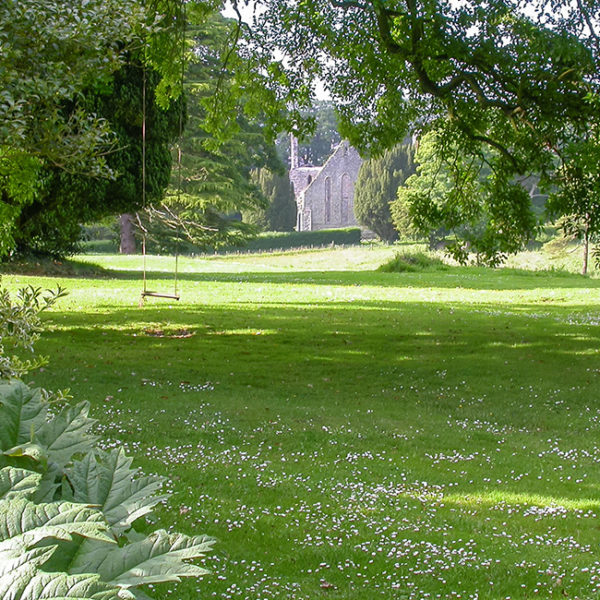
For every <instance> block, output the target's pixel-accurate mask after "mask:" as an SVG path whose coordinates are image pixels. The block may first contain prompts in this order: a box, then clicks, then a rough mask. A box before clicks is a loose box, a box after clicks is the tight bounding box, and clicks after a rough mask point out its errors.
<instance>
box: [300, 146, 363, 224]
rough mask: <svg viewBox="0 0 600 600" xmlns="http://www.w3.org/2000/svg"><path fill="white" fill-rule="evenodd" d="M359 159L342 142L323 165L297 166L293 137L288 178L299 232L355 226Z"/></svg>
mask: <svg viewBox="0 0 600 600" xmlns="http://www.w3.org/2000/svg"><path fill="white" fill-rule="evenodd" d="M361 164H362V159H361V158H360V156H359V154H358V152H357V151H356V150H355V149H354V148H353V147H352V146H350V144H349V143H348V142H347V141H343V142H341V143H340V144H339V145H338V146H337V148H335V150H334V151H333V154H332V155H331V156H330V157H329V159H328V160H327V162H326V163H325V164H324V165H323V166H322V167H312V166H299V164H298V157H297V146H294V142H293V140H292V155H291V169H290V179H291V181H292V183H293V185H294V194H295V195H296V203H297V205H298V224H297V229H298V231H312V230H317V229H335V228H340V227H351V226H357V225H358V223H357V221H356V218H355V216H354V185H355V183H356V179H357V177H358V171H359V169H360V165H361Z"/></svg>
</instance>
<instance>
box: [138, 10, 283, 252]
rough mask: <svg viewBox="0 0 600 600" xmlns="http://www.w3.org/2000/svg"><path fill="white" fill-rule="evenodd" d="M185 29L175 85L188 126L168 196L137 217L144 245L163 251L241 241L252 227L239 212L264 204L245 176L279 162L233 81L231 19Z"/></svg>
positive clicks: (239, 70) (238, 74) (236, 74)
mask: <svg viewBox="0 0 600 600" xmlns="http://www.w3.org/2000/svg"><path fill="white" fill-rule="evenodd" d="M186 33H187V35H188V37H187V40H186V45H187V48H188V51H187V52H186V61H187V63H186V70H185V73H184V79H183V82H182V81H181V78H180V85H181V84H182V83H183V84H184V90H185V96H186V105H187V115H188V116H187V123H186V126H185V128H184V129H182V136H181V140H180V143H178V144H177V147H176V148H175V149H174V153H173V170H172V175H171V180H170V186H169V189H168V191H167V194H166V196H165V197H164V199H163V201H162V202H159V203H156V202H155V203H153V204H152V205H151V207H150V210H149V211H146V212H145V213H142V214H141V215H139V217H140V221H141V223H142V226H143V227H144V229H145V230H146V233H147V237H148V239H149V241H150V243H151V244H153V245H154V247H159V248H162V249H168V248H170V249H173V248H175V247H176V245H177V243H178V242H177V240H178V239H180V240H185V241H186V242H187V243H191V244H193V245H194V246H195V247H196V248H202V249H206V248H214V247H219V246H221V245H223V244H227V243H235V242H236V241H237V242H241V241H242V240H243V239H244V238H245V237H247V236H248V235H249V234H250V233H252V232H253V231H254V230H253V229H252V228H248V227H247V224H246V223H244V222H242V221H241V219H240V218H239V216H240V213H241V212H252V211H254V210H260V209H261V208H262V206H263V204H264V203H265V199H264V198H262V197H261V196H260V194H257V189H256V186H255V184H254V183H252V182H251V180H250V172H251V170H252V169H253V168H257V167H262V166H264V165H268V166H270V167H271V168H278V167H280V165H279V161H278V159H277V156H276V151H275V146H274V144H273V143H272V141H270V140H269V139H268V136H267V135H266V133H265V131H264V127H263V125H262V123H261V119H260V118H259V117H260V114H256V113H255V112H254V109H253V108H252V107H251V106H250V105H251V102H252V101H251V97H250V95H249V94H248V93H247V92H246V91H245V87H244V86H243V85H241V84H240V83H239V82H238V78H243V77H244V73H245V71H246V70H247V69H248V65H247V64H245V63H244V62H243V61H240V60H239V57H237V55H236V54H235V53H233V49H232V44H234V41H233V40H234V38H235V36H236V34H237V24H236V23H235V22H234V21H231V20H227V19H225V18H223V17H222V16H221V15H220V14H218V13H217V14H213V15H211V16H210V17H207V18H206V19H205V21H203V22H200V23H193V22H191V23H188V25H187V28H186ZM221 94H230V95H231V96H234V97H235V104H234V105H232V106H231V109H230V114H228V115H227V117H226V118H224V119H223V123H221V127H222V128H225V129H227V131H226V132H223V131H219V132H217V131H216V130H215V129H214V128H213V127H211V125H210V122H209V121H210V120H211V119H213V118H215V111H217V110H219V109H220V107H219V105H218V104H217V105H215V98H216V97H217V96H219V95H221ZM223 101H225V100H223ZM259 113H260V111H259ZM219 135H220V136H221V137H219ZM179 150H181V154H180V157H179V155H178V153H179ZM179 158H181V160H179ZM157 243H158V245H157Z"/></svg>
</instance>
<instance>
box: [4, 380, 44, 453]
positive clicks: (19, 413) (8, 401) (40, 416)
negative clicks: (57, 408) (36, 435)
mask: <svg viewBox="0 0 600 600" xmlns="http://www.w3.org/2000/svg"><path fill="white" fill-rule="evenodd" d="M46 412H47V406H46V405H45V404H44V402H43V401H42V397H41V394H40V390H32V389H30V388H29V387H27V386H26V385H25V384H24V383H22V382H21V381H16V380H15V381H8V382H2V383H0V450H2V451H4V450H7V449H9V448H14V447H15V446H18V445H19V444H23V443H25V442H28V441H31V438H32V433H33V432H34V431H35V430H37V429H39V427H41V425H42V424H43V423H44V421H45V419H46Z"/></svg>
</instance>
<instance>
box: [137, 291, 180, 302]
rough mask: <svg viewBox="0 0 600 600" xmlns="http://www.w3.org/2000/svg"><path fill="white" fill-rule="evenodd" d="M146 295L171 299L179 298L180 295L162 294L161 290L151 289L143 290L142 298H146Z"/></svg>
mask: <svg viewBox="0 0 600 600" xmlns="http://www.w3.org/2000/svg"><path fill="white" fill-rule="evenodd" d="M146 296H151V297H153V298H170V299H171V300H179V295H177V294H161V293H159V292H150V291H147V292H146V291H144V292H142V298H145V297H146Z"/></svg>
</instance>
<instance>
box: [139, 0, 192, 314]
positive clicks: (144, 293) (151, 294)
mask: <svg viewBox="0 0 600 600" xmlns="http://www.w3.org/2000/svg"><path fill="white" fill-rule="evenodd" d="M180 11H181V12H180V14H181V18H182V26H181V28H180V32H181V74H180V102H179V106H180V108H179V136H178V140H177V205H180V201H181V188H182V183H183V178H182V169H181V157H182V148H181V147H182V141H183V108H184V102H183V97H184V79H185V40H186V38H185V35H186V13H185V0H182V1H181V9H180ZM146 119H147V110H146V65H145V64H144V66H143V78H142V206H146ZM137 221H138V225H139V227H140V229H141V231H142V255H143V261H144V262H143V290H142V294H141V296H142V297H141V299H140V305H143V303H144V300H145V299H146V298H148V297H152V298H168V299H170V300H179V299H180V296H179V293H178V291H177V283H178V275H179V242H180V238H181V233H180V225H179V224H178V225H177V237H176V245H175V273H174V288H173V293H172V294H168V293H163V292H155V291H151V290H148V287H147V276H146V234H147V233H148V230H147V229H146V228H145V227H144V226H143V225H142V222H141V220H140V218H139V215H138V216H137Z"/></svg>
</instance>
